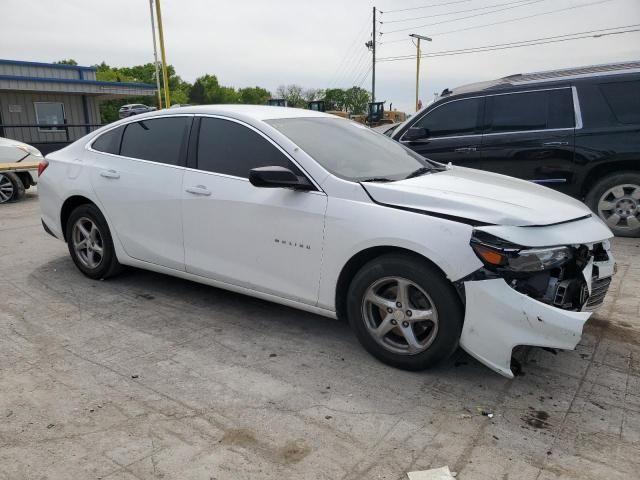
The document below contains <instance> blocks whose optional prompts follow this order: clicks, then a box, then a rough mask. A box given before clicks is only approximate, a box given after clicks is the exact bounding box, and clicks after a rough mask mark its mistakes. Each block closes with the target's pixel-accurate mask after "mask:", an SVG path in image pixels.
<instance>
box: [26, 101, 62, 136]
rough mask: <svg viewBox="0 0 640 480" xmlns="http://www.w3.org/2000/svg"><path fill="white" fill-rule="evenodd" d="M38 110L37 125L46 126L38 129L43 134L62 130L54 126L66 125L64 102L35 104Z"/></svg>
mask: <svg viewBox="0 0 640 480" xmlns="http://www.w3.org/2000/svg"><path fill="white" fill-rule="evenodd" d="M33 106H34V107H35V109H36V123H38V125H45V126H43V127H38V130H40V131H41V132H51V131H59V130H62V128H58V127H55V126H54V125H64V105H63V104H62V102H33Z"/></svg>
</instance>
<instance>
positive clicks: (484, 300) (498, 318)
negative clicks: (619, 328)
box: [460, 278, 591, 378]
mask: <svg viewBox="0 0 640 480" xmlns="http://www.w3.org/2000/svg"><path fill="white" fill-rule="evenodd" d="M464 286H465V295H466V312H465V320H464V327H463V329H462V335H461V337H460V345H461V346H462V348H463V349H464V350H466V351H467V352H468V353H469V354H470V355H471V356H473V357H475V358H476V359H477V360H479V361H480V362H482V363H484V364H485V365H486V366H488V367H489V368H491V369H492V370H495V371H496V372H498V373H500V374H501V375H504V376H505V377H508V378H513V372H512V371H511V354H512V351H513V349H514V348H515V347H516V346H518V345H530V346H536V347H548V348H559V349H564V350H573V349H574V348H575V347H576V345H577V344H578V342H579V341H580V338H581V336H582V327H583V326H584V324H585V322H586V321H587V320H588V319H589V317H590V316H591V313H590V312H573V311H568V310H562V309H560V308H557V307H554V306H551V305H547V304H545V303H542V302H540V301H538V300H534V299H533V298H531V297H528V296H527V295H523V294H522V293H519V292H517V291H516V290H514V289H513V288H511V287H510V286H509V285H507V283H506V282H505V281H504V280H503V279H500V278H497V279H491V280H480V281H469V282H465V284H464Z"/></svg>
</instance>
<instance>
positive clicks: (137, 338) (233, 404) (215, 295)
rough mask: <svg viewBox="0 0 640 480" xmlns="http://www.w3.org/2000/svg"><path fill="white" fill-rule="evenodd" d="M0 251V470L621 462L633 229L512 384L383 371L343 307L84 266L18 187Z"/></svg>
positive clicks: (504, 469) (631, 404) (47, 474)
mask: <svg viewBox="0 0 640 480" xmlns="http://www.w3.org/2000/svg"><path fill="white" fill-rule="evenodd" d="M0 247H1V248H2V252H3V255H1V256H0V479H2V480H7V479H11V480H14V479H64V480H68V479H98V478H102V479H113V480H116V479H148V478H149V479H150V478H158V479H160V478H162V479H174V478H175V479H181V480H188V479H204V480H209V479H233V480H236V479H251V480H258V479H278V480H281V479H289V478H291V479H344V480H348V479H361V478H362V479H404V478H405V472H407V471H412V470H423V469H428V468H435V467H439V466H443V465H449V467H450V468H451V470H454V471H457V472H459V474H458V478H460V479H462V480H468V479H474V480H476V479H480V480H484V479H487V480H494V479H526V480H529V479H531V480H534V479H536V480H551V479H605V478H606V479H609V480H612V479H629V478H637V472H638V470H639V468H640V456H639V455H638V452H639V451H640V312H639V308H640V296H639V295H638V290H639V286H640V257H639V255H638V254H639V253H640V242H639V241H638V240H633V239H616V240H615V242H614V251H615V253H616V255H617V258H618V261H619V271H618V275H617V276H616V278H615V281H614V284H613V289H612V291H611V292H610V294H609V296H608V299H607V302H606V304H605V306H604V308H603V309H602V310H601V311H600V312H599V313H598V314H596V315H595V316H594V318H592V320H591V321H590V322H589V323H588V324H587V327H586V330H585V334H584V336H583V340H582V342H581V344H580V345H579V346H578V348H577V350H576V351H573V352H559V353H558V354H557V355H554V354H552V353H550V352H547V351H543V350H538V349H532V350H530V351H528V352H523V372H524V375H523V376H519V377H516V378H515V379H514V380H507V379H505V378H503V377H500V376H498V375H497V374H495V373H493V372H492V371H490V370H488V369H487V368H485V367H483V366H482V365H480V364H479V363H477V362H476V361H475V360H473V359H472V358H470V357H469V356H467V355H466V354H464V353H463V352H458V353H456V355H455V356H454V358H452V359H451V360H450V361H449V362H447V363H446V364H445V365H443V366H441V367H439V368H437V369H435V370H431V371H428V372H422V373H409V372H403V371H398V370H394V369H392V368H389V367H386V366H384V365H382V364H380V363H378V362H377V361H375V360H374V359H373V358H372V357H370V356H369V355H368V354H367V353H366V352H364V350H363V349H362V348H360V346H359V345H358V344H357V343H356V341H355V339H354V337H353V336H352V335H351V333H350V331H349V328H348V327H347V325H345V324H343V323H339V322H336V321H332V320H329V319H326V318H322V317H318V316H314V315H311V314H307V313H303V312H299V311H296V310H292V309H289V308H285V307H282V306H278V305H274V304H270V303H267V302H263V301H260V300H256V299H252V298H249V297H244V296H242V295H237V294H233V293H228V292H225V291H222V290H217V289H215V288H211V287H207V286H203V285H198V284H195V283H191V282H187V281H184V280H179V279H174V278H170V277H166V276H162V275H159V274H155V273H149V272H144V271H140V270H130V271H128V272H127V273H125V274H124V275H122V276H120V277H117V278H115V279H113V280H109V281H104V282H96V281H91V280H89V279H87V278H85V277H83V276H82V275H81V274H80V273H79V272H78V270H76V268H75V267H74V265H73V264H72V262H71V260H70V258H69V256H68V253H67V251H66V246H65V245H64V244H63V243H62V242H59V241H56V240H54V239H53V238H51V237H49V236H47V235H46V234H45V233H44V232H43V230H42V227H41V226H40V219H39V212H38V203H37V194H36V193H35V192H32V193H29V194H28V195H27V198H26V199H25V200H24V201H22V202H19V203H15V204H8V205H1V206H0ZM482 410H484V412H485V413H487V412H494V416H493V418H489V417H488V416H484V415H482V413H481V411H482Z"/></svg>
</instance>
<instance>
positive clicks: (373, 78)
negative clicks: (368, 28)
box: [371, 7, 376, 102]
mask: <svg viewBox="0 0 640 480" xmlns="http://www.w3.org/2000/svg"><path fill="white" fill-rule="evenodd" d="M372 34H373V37H372V38H371V42H372V44H373V47H372V48H373V64H372V66H371V101H372V102H375V101H376V7H373V33H372Z"/></svg>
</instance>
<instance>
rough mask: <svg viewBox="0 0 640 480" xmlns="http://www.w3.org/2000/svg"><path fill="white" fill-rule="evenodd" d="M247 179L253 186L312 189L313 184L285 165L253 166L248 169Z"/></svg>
mask: <svg viewBox="0 0 640 480" xmlns="http://www.w3.org/2000/svg"><path fill="white" fill-rule="evenodd" d="M249 181H250V182H251V185H253V186H254V187H263V188H292V189H294V190H314V186H313V185H312V184H311V182H309V180H308V179H307V178H306V177H303V176H298V175H296V174H295V173H293V172H292V171H291V170H289V169H288V168H285V167H277V166H272V167H259V168H253V169H251V170H250V171H249Z"/></svg>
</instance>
